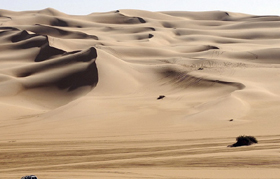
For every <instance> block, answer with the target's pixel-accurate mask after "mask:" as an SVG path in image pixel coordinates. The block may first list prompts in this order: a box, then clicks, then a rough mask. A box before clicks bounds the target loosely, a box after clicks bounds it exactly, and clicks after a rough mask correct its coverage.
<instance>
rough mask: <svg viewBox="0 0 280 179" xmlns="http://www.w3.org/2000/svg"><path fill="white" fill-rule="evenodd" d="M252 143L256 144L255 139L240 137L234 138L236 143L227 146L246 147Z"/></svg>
mask: <svg viewBox="0 0 280 179" xmlns="http://www.w3.org/2000/svg"><path fill="white" fill-rule="evenodd" d="M254 143H258V141H257V139H256V138H255V137H253V136H245V135H242V136H239V137H237V138H236V143H234V144H232V145H229V146H228V147H240V146H248V145H252V144H254Z"/></svg>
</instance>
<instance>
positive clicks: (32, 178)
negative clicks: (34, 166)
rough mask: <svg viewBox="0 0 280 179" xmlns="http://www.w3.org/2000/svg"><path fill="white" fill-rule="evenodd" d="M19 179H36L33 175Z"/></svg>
mask: <svg viewBox="0 0 280 179" xmlns="http://www.w3.org/2000/svg"><path fill="white" fill-rule="evenodd" d="M21 179H38V178H37V177H36V176H35V175H28V176H25V177H22V178H21Z"/></svg>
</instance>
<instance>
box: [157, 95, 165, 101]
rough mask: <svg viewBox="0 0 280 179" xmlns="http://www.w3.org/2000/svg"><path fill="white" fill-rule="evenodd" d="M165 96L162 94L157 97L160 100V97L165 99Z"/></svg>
mask: <svg viewBox="0 0 280 179" xmlns="http://www.w3.org/2000/svg"><path fill="white" fill-rule="evenodd" d="M163 98H165V96H164V95H160V96H159V97H158V98H157V99H158V100H159V99H163Z"/></svg>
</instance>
